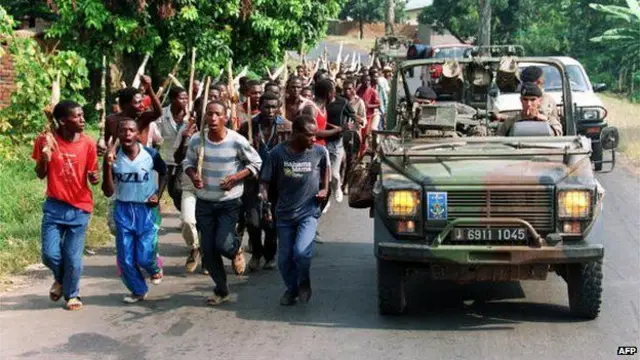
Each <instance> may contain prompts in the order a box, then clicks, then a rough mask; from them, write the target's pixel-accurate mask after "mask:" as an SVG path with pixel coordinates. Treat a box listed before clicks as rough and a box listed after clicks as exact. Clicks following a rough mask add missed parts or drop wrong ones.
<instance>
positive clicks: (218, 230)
mask: <svg viewBox="0 0 640 360" xmlns="http://www.w3.org/2000/svg"><path fill="white" fill-rule="evenodd" d="M241 209H242V201H241V200H240V199H234V200H229V201H221V202H214V201H207V200H202V199H198V200H197V201H196V227H197V229H198V232H199V233H200V248H201V249H202V252H203V257H204V266H205V267H206V269H207V270H208V271H209V276H211V279H212V280H213V282H214V283H215V288H214V290H213V292H214V293H215V294H216V295H219V296H226V295H228V294H229V288H228V286H227V273H226V271H225V269H224V264H223V263H222V257H223V256H224V257H226V258H227V259H233V258H234V257H235V255H236V254H237V253H238V249H239V248H240V241H239V239H238V237H237V236H236V232H235V230H236V224H237V223H238V216H239V215H240V211H241Z"/></svg>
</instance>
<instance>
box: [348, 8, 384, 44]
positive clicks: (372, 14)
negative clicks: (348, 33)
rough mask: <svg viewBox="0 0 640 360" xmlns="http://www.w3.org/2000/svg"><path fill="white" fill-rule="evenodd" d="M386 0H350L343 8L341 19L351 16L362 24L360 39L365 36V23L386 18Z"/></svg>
mask: <svg viewBox="0 0 640 360" xmlns="http://www.w3.org/2000/svg"><path fill="white" fill-rule="evenodd" d="M385 2H386V0H349V1H348V2H347V3H346V4H345V6H344V7H343V8H342V13H341V14H340V18H341V19H346V18H347V17H350V18H352V19H354V20H355V21H357V22H358V24H359V26H360V39H362V38H363V37H364V24H370V23H373V22H377V21H382V20H383V19H384V13H385V11H384V10H385Z"/></svg>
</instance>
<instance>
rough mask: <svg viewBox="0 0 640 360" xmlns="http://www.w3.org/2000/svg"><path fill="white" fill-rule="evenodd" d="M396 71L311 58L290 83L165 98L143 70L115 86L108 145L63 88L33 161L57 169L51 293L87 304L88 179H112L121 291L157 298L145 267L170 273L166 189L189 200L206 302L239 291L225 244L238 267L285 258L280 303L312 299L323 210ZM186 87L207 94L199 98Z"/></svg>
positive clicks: (185, 213) (51, 180)
mask: <svg viewBox="0 0 640 360" xmlns="http://www.w3.org/2000/svg"><path fill="white" fill-rule="evenodd" d="M391 74H392V69H391V68H390V67H385V68H383V69H378V68H376V67H372V68H366V67H362V68H361V70H360V71H358V72H342V71H339V72H337V73H335V74H333V73H332V72H329V71H327V70H318V71H317V72H315V74H311V71H310V69H309V68H308V67H306V66H303V65H301V66H298V68H297V71H296V74H295V75H293V76H291V77H289V78H288V79H285V80H286V81H284V84H285V86H284V88H281V86H280V83H278V82H275V81H260V80H254V79H248V78H241V79H240V89H239V90H240V96H239V98H236V97H235V96H233V95H232V94H233V91H229V90H230V89H229V88H228V87H227V85H226V84H227V83H226V82H219V83H215V84H211V85H210V86H209V89H204V90H205V91H201V90H200V89H198V86H203V85H204V84H196V85H195V86H194V87H193V88H191V89H184V88H181V87H177V86H174V87H172V88H171V89H170V91H169V94H168V99H169V100H168V104H167V105H166V106H164V107H163V105H162V103H161V101H160V99H159V98H158V96H156V92H155V91H154V90H153V87H152V84H151V80H150V78H149V77H147V76H141V84H142V88H141V89H138V88H133V87H129V88H124V89H122V90H120V91H119V92H118V94H117V98H118V103H117V105H118V106H117V109H115V111H114V113H113V114H112V115H110V116H109V117H108V118H107V121H106V126H105V131H104V145H97V143H96V141H95V140H94V139H91V138H90V137H89V136H88V135H86V134H84V132H83V130H84V127H85V120H84V113H83V109H82V107H81V106H80V105H79V104H77V103H75V102H73V101H68V100H64V101H61V102H60V103H58V104H57V105H56V106H55V108H54V110H53V118H54V119H55V122H56V124H57V129H56V130H54V131H53V133H48V134H43V135H42V136H40V137H39V138H38V139H37V140H36V143H35V145H34V150H33V158H34V160H35V161H36V173H37V175H38V177H39V178H41V179H45V178H46V180H47V199H46V201H45V203H44V206H43V219H42V258H43V262H44V264H45V265H46V266H47V267H49V268H50V269H51V271H52V272H53V275H54V278H55V281H54V283H53V285H52V286H51V289H50V291H49V296H50V298H51V300H53V301H58V300H59V299H60V298H61V297H64V298H65V300H66V305H65V307H66V308H67V309H69V310H77V309H80V308H82V305H83V304H82V300H81V298H80V286H79V283H80V276H81V273H82V255H83V250H84V237H85V230H86V227H87V224H88V222H89V221H90V217H91V213H92V211H93V194H92V192H91V189H90V187H89V183H91V184H94V185H95V184H98V183H100V182H101V181H102V191H103V193H104V195H105V196H107V197H109V198H110V201H111V205H110V212H109V223H110V228H111V231H112V233H113V234H114V235H115V238H116V250H117V256H116V261H117V269H118V274H119V276H120V277H121V278H122V281H123V283H124V285H125V286H126V288H127V289H128V292H129V294H128V295H127V296H125V297H124V299H123V300H124V302H126V303H136V302H139V301H142V300H144V299H145V298H146V296H147V294H148V292H149V288H148V285H147V280H146V277H147V276H148V277H149V279H150V282H151V283H153V284H160V283H161V282H162V279H163V271H162V261H161V257H160V256H159V254H158V250H157V248H158V229H159V227H160V224H161V213H160V211H159V204H160V200H161V198H162V197H163V195H164V193H165V190H167V191H166V192H167V193H168V195H169V196H170V197H171V199H172V201H173V205H174V206H175V207H176V208H177V209H178V210H180V213H181V222H182V224H181V234H182V237H183V238H184V241H185V244H186V247H187V251H185V253H186V254H187V258H186V262H185V271H186V272H189V273H192V272H195V271H196V269H197V268H198V266H199V265H200V266H201V271H202V272H203V273H205V274H208V275H209V276H210V277H211V279H212V280H213V283H214V289H213V295H212V296H210V297H208V298H207V299H206V301H207V303H208V304H209V305H219V304H222V303H224V302H226V301H228V300H229V292H230V290H229V287H228V285H227V274H226V272H225V268H224V266H223V258H227V259H230V260H231V262H232V268H233V271H234V272H235V273H236V274H243V273H245V271H246V270H247V269H246V268H247V267H248V270H249V271H250V272H253V271H259V270H260V269H273V268H275V267H276V266H277V267H278V269H279V271H280V274H281V276H282V279H283V281H284V284H285V287H286V290H285V292H284V294H283V295H282V297H281V299H280V303H281V304H282V305H292V304H294V303H295V302H296V301H300V302H301V303H306V302H308V301H309V299H310V298H311V293H312V291H311V276H310V267H311V257H312V253H313V245H314V242H320V234H319V233H318V231H317V226H318V221H319V220H320V218H321V214H322V212H323V211H324V212H326V211H327V210H328V209H329V205H330V198H334V199H335V201H337V202H342V201H343V197H344V194H345V193H346V192H348V190H349V189H348V181H347V178H348V175H349V170H350V168H351V167H352V166H353V165H354V163H355V162H357V161H359V159H360V158H361V157H362V156H363V155H364V153H365V152H366V151H367V149H368V148H369V147H370V145H368V139H369V138H370V134H371V131H373V130H376V129H382V128H383V127H384V115H385V112H386V106H387V99H388V96H389V91H390V86H389V80H390V79H391ZM232 90H233V89H232ZM189 91H192V94H197V93H200V94H202V95H201V96H200V97H199V98H198V99H196V101H195V102H194V106H193V108H192V109H191V110H190V109H189V106H188V99H189ZM203 102H206V103H203ZM201 121H202V122H201ZM201 123H202V124H204V128H202V129H201V128H200V124H201ZM99 156H102V157H103V160H102V170H101V172H102V174H101V175H100V171H99V168H98V161H99V160H98V158H99ZM245 233H246V234H247V235H248V240H249V241H248V247H247V248H248V249H250V252H251V258H250V260H249V262H248V265H247V264H246V263H245V247H244V246H243V236H244V234H245Z"/></svg>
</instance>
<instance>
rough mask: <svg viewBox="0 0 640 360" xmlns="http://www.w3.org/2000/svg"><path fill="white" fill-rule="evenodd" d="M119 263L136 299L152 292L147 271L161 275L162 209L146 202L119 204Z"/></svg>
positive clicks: (116, 213)
mask: <svg viewBox="0 0 640 360" xmlns="http://www.w3.org/2000/svg"><path fill="white" fill-rule="evenodd" d="M113 219H114V222H115V224H116V261H117V266H118V270H119V272H120V277H121V279H122V282H123V283H124V285H125V286H126V287H127V289H129V291H130V292H131V293H132V294H133V295H135V296H142V295H144V294H146V293H147V292H148V291H149V287H148V286H147V283H146V280H145V278H144V275H143V274H142V272H141V271H140V269H143V270H144V271H145V272H147V273H148V274H149V275H154V274H156V273H159V272H160V270H161V269H160V266H159V265H158V257H157V254H158V228H159V224H158V223H157V221H158V208H157V207H156V208H152V207H149V206H148V205H147V204H144V203H130V202H122V201H116V204H115V208H114V211H113Z"/></svg>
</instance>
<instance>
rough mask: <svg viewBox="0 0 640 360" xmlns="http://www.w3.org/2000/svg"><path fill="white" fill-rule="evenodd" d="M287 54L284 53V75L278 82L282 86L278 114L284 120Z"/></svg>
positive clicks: (287, 76)
mask: <svg viewBox="0 0 640 360" xmlns="http://www.w3.org/2000/svg"><path fill="white" fill-rule="evenodd" d="M287 58H288V56H287V52H286V51H285V52H284V75H283V76H282V79H281V80H280V86H282V91H281V93H282V94H281V95H282V100H281V101H282V105H280V106H281V107H280V112H281V113H282V118H283V119H286V117H287V106H286V102H287V80H288V79H289V66H288V64H287Z"/></svg>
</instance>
